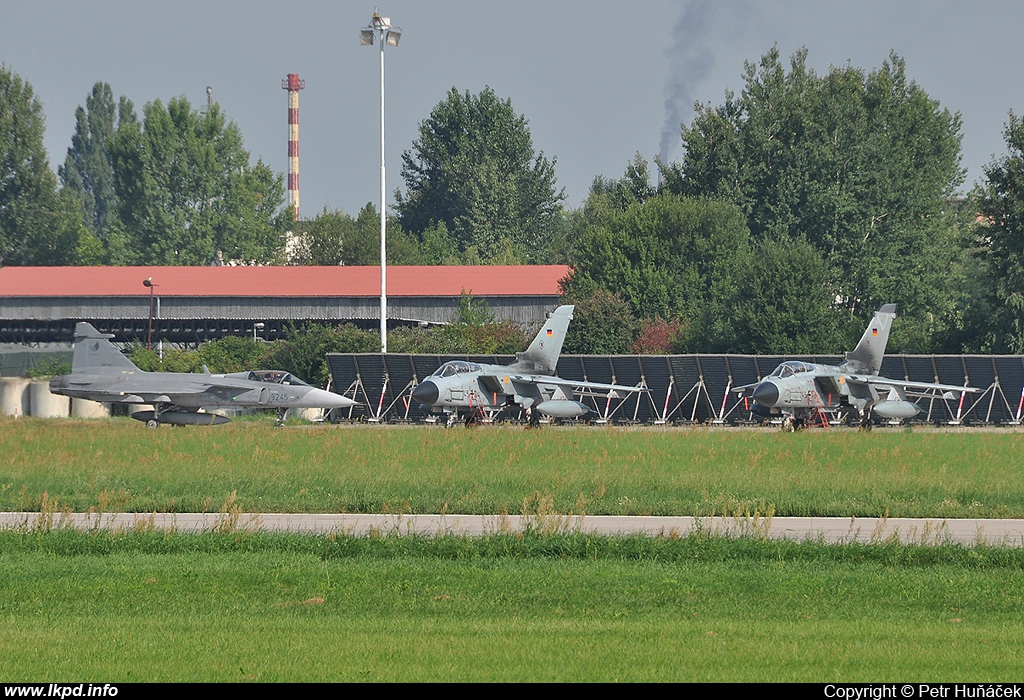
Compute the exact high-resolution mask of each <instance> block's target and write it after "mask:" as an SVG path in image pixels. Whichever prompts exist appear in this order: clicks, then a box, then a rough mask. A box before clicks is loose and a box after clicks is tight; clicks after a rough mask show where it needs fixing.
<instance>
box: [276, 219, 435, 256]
mask: <svg viewBox="0 0 1024 700" xmlns="http://www.w3.org/2000/svg"><path fill="white" fill-rule="evenodd" d="M301 227H302V230H301V231H300V233H299V235H298V238H297V241H296V243H295V245H294V250H293V251H292V254H291V256H290V259H289V262H291V263H292V264H294V265H380V216H379V215H378V214H377V209H376V207H374V206H373V205H372V204H367V205H366V206H365V207H363V208H362V209H361V210H360V211H359V216H358V217H357V218H355V219H353V218H352V217H351V216H349V215H348V214H346V213H345V212H343V211H340V210H339V211H336V212H331V211H327V209H324V211H323V212H321V213H320V214H319V215H317V217H316V218H315V219H313V220H311V221H309V222H304V223H302V224H301ZM387 247H388V264H389V265H419V264H422V262H423V260H422V258H423V254H422V252H421V250H420V245H419V242H418V241H417V240H416V237H415V236H411V235H409V234H407V233H406V232H405V231H404V230H402V227H401V225H400V224H399V223H398V222H397V221H396V220H395V219H393V218H389V220H388V229H387ZM435 264H436V263H435Z"/></svg>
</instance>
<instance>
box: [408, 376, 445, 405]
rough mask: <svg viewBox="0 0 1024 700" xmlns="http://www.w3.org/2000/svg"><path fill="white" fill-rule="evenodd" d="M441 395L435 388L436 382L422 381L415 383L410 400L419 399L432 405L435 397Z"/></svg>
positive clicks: (435, 399) (435, 400)
mask: <svg viewBox="0 0 1024 700" xmlns="http://www.w3.org/2000/svg"><path fill="white" fill-rule="evenodd" d="M440 395H441V392H439V391H438V389H437V384H434V382H432V381H430V380H429V379H428V380H426V381H422V382H420V383H419V384H417V385H416V388H415V389H413V390H412V400H413V401H419V402H420V403H422V404H426V405H427V406H433V405H434V403H436V402H437V397H438V396H440Z"/></svg>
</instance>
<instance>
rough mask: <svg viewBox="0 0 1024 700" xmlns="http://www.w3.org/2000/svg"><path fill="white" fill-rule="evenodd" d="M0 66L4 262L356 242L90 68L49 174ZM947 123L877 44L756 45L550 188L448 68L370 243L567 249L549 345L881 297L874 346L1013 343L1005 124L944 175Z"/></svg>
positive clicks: (649, 340) (844, 331)
mask: <svg viewBox="0 0 1024 700" xmlns="http://www.w3.org/2000/svg"><path fill="white" fill-rule="evenodd" d="M0 92H2V93H3V99H2V101H0V135H2V136H3V142H2V144H3V145H2V149H3V153H0V168H2V171H0V255H2V256H3V259H4V264H29V265H33V264H35V265H38V264H49V265H63V264H193V265H195V264H200V265H201V264H209V263H210V262H211V261H213V260H214V259H216V258H217V256H218V255H220V256H221V257H222V258H224V259H229V260H237V261H242V262H246V263H260V264H285V263H292V264H323V265H369V264H377V263H379V255H380V253H379V220H378V212H377V210H376V208H375V207H374V206H373V205H372V204H367V205H366V207H364V208H363V209H362V210H361V211H359V212H358V213H357V214H356V215H355V216H352V215H349V214H347V213H345V212H341V211H327V210H324V211H323V212H321V213H320V214H319V215H318V216H316V217H314V218H313V219H310V220H306V221H300V222H292V221H290V219H289V216H288V211H287V208H286V207H285V206H284V191H283V185H282V183H283V179H282V176H281V175H280V174H277V173H274V172H272V171H271V170H270V169H269V168H268V167H267V166H266V165H265V164H263V163H262V162H259V161H257V162H256V163H255V164H253V163H252V162H251V158H250V156H249V154H248V152H247V151H245V149H244V146H243V142H242V137H241V133H240V131H239V129H238V127H237V126H236V125H235V124H234V123H233V122H231V121H229V120H227V118H226V117H225V115H224V114H223V113H222V112H221V111H220V109H219V108H218V107H217V106H216V105H214V106H212V107H211V108H209V109H205V110H197V109H194V108H193V107H192V106H191V105H189V103H188V101H187V100H185V99H184V98H173V99H171V100H170V101H169V102H168V103H167V104H166V105H164V104H163V103H162V102H161V101H160V100H155V101H153V102H150V103H148V104H147V105H146V106H145V107H144V108H143V110H142V115H141V116H139V115H138V114H137V112H136V110H135V107H134V105H133V104H132V102H131V101H130V100H128V99H127V98H125V97H121V98H120V99H118V100H116V101H115V99H114V97H113V92H112V91H111V89H110V87H109V86H108V85H106V84H105V83H97V84H96V86H95V87H94V88H93V90H92V93H91V94H90V95H89V96H88V97H87V99H86V102H85V105H84V106H83V107H80V108H79V109H78V110H77V112H76V127H75V133H74V135H73V136H72V142H71V147H70V148H69V149H68V153H67V157H66V159H65V161H64V164H63V165H61V166H60V167H59V168H58V171H57V176H56V177H55V176H54V174H53V172H52V171H51V170H50V168H49V164H48V162H47V158H46V154H45V151H44V150H43V148H42V133H43V131H42V129H43V124H42V110H41V107H40V105H39V102H38V100H37V99H36V98H35V97H34V95H33V94H32V90H31V86H29V85H28V84H27V83H25V82H24V81H22V80H21V79H20V78H19V77H18V76H17V75H16V74H15V73H13V71H10V70H9V69H7V68H6V67H5V68H3V69H2V70H0ZM961 127H962V125H961V120H960V116H959V114H957V113H953V112H950V110H948V109H946V108H944V107H942V106H941V105H940V104H939V103H938V102H937V101H936V100H934V99H932V98H931V97H929V96H928V94H927V93H926V92H925V91H924V90H923V89H922V88H921V87H920V86H919V85H917V83H915V82H914V81H913V80H912V79H910V78H909V76H908V75H907V67H906V64H905V62H904V60H903V59H902V58H901V57H899V56H898V55H896V54H890V56H889V57H888V58H887V59H886V60H885V61H883V62H882V65H881V66H880V67H878V68H875V69H872V70H869V71H868V70H864V69H860V68H856V67H853V66H850V65H846V66H840V67H832V68H830V69H829V70H828V71H827V73H824V74H818V73H817V72H815V71H814V70H813V69H811V68H810V67H808V65H807V51H806V50H801V51H798V52H797V53H796V54H794V55H793V56H791V57H790V58H789V59H788V61H785V60H783V58H782V57H781V56H780V55H779V52H778V50H777V48H773V49H771V50H769V51H768V52H766V53H765V54H764V55H763V56H761V58H760V59H759V60H758V61H757V62H751V63H747V64H746V65H745V70H744V74H743V87H742V89H741V90H740V91H739V93H732V92H726V94H725V96H724V99H723V101H722V103H721V104H718V105H711V104H706V105H701V104H697V105H695V116H694V117H693V119H692V121H691V122H690V123H689V124H682V125H681V128H680V138H681V142H682V146H683V156H682V157H681V159H680V160H679V161H677V162H672V163H665V162H660V161H658V160H655V161H654V163H650V162H648V161H647V160H646V159H645V158H643V157H642V156H641V155H640V154H637V156H636V157H635V159H634V160H633V161H632V162H630V163H628V164H627V165H626V169H625V172H624V173H623V175H622V176H621V177H620V178H617V179H616V178H607V177H604V176H598V177H596V178H595V179H594V182H593V184H592V186H591V188H590V192H589V194H588V197H587V198H586V200H585V201H584V202H583V204H582V205H581V206H579V207H576V208H568V207H566V206H565V204H564V200H565V194H564V191H563V190H561V189H560V188H558V186H557V184H556V178H555V166H556V161H555V160H554V159H548V158H547V157H546V156H545V155H544V154H543V153H542V152H541V153H538V152H536V150H535V149H534V147H533V144H532V140H531V137H530V133H529V126H528V122H527V120H526V118H525V116H523V115H519V114H517V113H516V112H515V110H514V109H513V107H512V105H511V101H510V100H508V99H501V98H500V97H498V96H497V95H496V94H495V93H494V91H493V90H491V89H490V88H486V89H484V90H483V91H481V92H480V93H478V94H471V93H470V92H468V91H466V92H465V93H460V92H459V91H458V90H456V89H455V88H453V89H452V90H451V91H450V92H449V93H448V94H447V95H446V96H445V98H444V99H443V100H442V101H441V102H440V103H439V104H438V105H437V106H436V107H435V108H434V109H433V110H432V112H431V113H430V115H429V116H428V117H427V118H426V119H425V120H424V121H423V122H421V124H420V126H419V133H418V137H417V139H416V140H415V141H414V142H413V143H412V145H411V147H410V148H409V149H408V150H406V151H405V152H404V153H403V155H402V179H403V181H404V188H403V189H400V190H399V191H397V192H396V193H395V202H396V204H395V207H394V210H393V212H391V213H390V214H389V224H388V232H389V236H388V238H389V240H388V252H387V255H388V262H389V263H392V264H429V265H450V264H533V263H562V264H567V265H570V266H571V268H572V270H573V272H572V273H571V274H570V276H569V277H568V278H567V279H566V280H564V281H563V290H564V296H565V300H566V301H567V302H569V303H575V304H576V306H577V311H576V320H575V321H574V323H573V324H572V326H570V331H569V335H568V337H567V339H566V348H565V349H566V351H567V352H579V353H628V352H637V353H656V352H744V353H746V352H751V353H770V354H811V353H815V354H833V353H838V352H841V351H842V350H844V349H848V348H850V347H852V346H853V344H854V343H855V342H856V339H857V336H858V335H859V332H860V329H862V328H863V324H864V320H865V319H866V318H867V317H868V316H869V315H870V314H871V312H872V311H873V310H875V309H877V308H878V307H879V306H880V305H881V304H883V303H896V304H897V306H898V308H899V312H900V319H899V321H898V322H897V324H896V326H895V327H894V331H893V336H892V338H891V340H890V348H891V349H892V350H893V351H907V352H1008V353H1024V124H1022V122H1021V120H1020V119H1019V118H1018V117H1016V116H1015V115H1014V114H1013V113H1011V114H1010V115H1009V118H1008V124H1007V127H1006V131H1005V134H1004V136H1005V139H1006V144H1007V154H1006V155H1004V156H1002V157H1000V158H998V159H996V160H995V161H993V162H992V163H990V164H988V165H987V166H986V167H985V169H984V173H985V177H984V181H983V182H982V183H980V184H978V185H976V186H974V188H973V189H971V190H970V192H969V193H967V194H966V195H962V194H960V188H961V186H962V185H963V182H964V177H965V170H964V169H963V167H962V163H961V148H960V143H961V138H962V134H961ZM480 325H487V324H486V323H484V324H480ZM413 335H415V334H413ZM485 335H486V334H485ZM498 335H500V333H498ZM431 342H433V341H431ZM410 343H412V345H410V347H413V346H415V341H414V340H410ZM463 351H470V350H463ZM479 351H480V352H499V350H494V349H491V348H485V347H482V346H481V349H480V350H479Z"/></svg>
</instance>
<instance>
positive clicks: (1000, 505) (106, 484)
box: [0, 419, 1024, 518]
mask: <svg viewBox="0 0 1024 700" xmlns="http://www.w3.org/2000/svg"><path fill="white" fill-rule="evenodd" d="M0 453H2V454H3V455H4V463H3V465H2V466H0V510H14V511H21V510H39V509H40V507H41V504H42V500H43V494H44V493H45V494H47V499H48V500H49V502H50V504H51V506H52V504H53V503H54V502H55V501H56V502H57V503H58V504H60V505H59V506H58V507H66V508H70V509H72V510H74V511H86V510H88V509H90V508H91V509H94V510H102V511H114V510H124V511H135V512H154V511H156V512H167V511H176V512H195V511H204V512H217V511H218V510H219V509H220V508H221V507H222V506H223V504H224V503H225V501H226V500H227V499H228V498H229V496H230V494H232V493H234V494H235V503H237V505H238V507H240V508H241V509H242V510H245V511H252V512H264V513H268V512H332V513H360V512H364V513H365V512H390V513H443V512H446V513H473V514H476V513H502V512H506V513H513V514H514V513H519V512H521V510H522V508H523V502H524V499H530V498H535V497H536V495H537V494H540V495H541V496H543V497H550V498H551V499H552V500H553V503H554V508H555V510H557V511H558V512H561V513H567V512H569V511H572V512H575V513H581V512H584V513H586V514H590V515H711V514H716V513H717V514H722V513H732V512H736V511H742V510H744V509H749V510H754V509H758V510H760V511H761V512H765V510H766V509H767V508H768V507H773V508H774V512H775V515H777V516H844V517H849V516H857V517H878V516H883V515H885V514H886V513H888V515H889V516H890V517H935V518H965V517H970V518H1005V517H1013V518H1020V517H1024V479H1021V468H1020V464H1021V462H1022V455H1024V432H1020V431H1011V430H1001V431H992V432H980V431H977V432H975V431H964V432H956V433H946V432H934V431H930V432H925V431H914V432H905V431H889V430H876V431H874V432H872V433H859V432H856V431H850V430H846V431H832V432H826V431H821V430H807V431H804V432H801V433H796V434H788V433H782V432H779V431H774V430H756V429H745V430H744V429H741V430H707V429H680V428H668V429H639V430H633V429H622V428H586V427H579V428H566V429H552V428H543V429H541V430H524V429H523V428H502V427H493V428H484V427H481V428H476V429H472V430H467V429H464V428H453V429H449V430H445V429H443V428H434V427H387V428H384V427H379V426H353V427H332V426H315V427H301V428H300V427H295V428H285V429H283V430H281V429H274V428H272V427H271V426H270V424H269V423H266V422H258V423H238V422H236V423H232V424H230V425H225V426H218V427H216V428H212V429H211V428H180V429H174V428H163V429H159V430H146V429H143V428H142V426H141V425H139V424H138V423H137V422H135V421H131V420H128V419H120V420H109V421H69V420H51V421H47V420H32V419H22V420H6V421H2V422H0Z"/></svg>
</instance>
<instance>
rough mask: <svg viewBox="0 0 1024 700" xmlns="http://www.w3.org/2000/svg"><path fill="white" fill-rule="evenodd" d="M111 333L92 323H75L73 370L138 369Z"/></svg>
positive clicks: (73, 371) (74, 371)
mask: <svg viewBox="0 0 1024 700" xmlns="http://www.w3.org/2000/svg"><path fill="white" fill-rule="evenodd" d="M113 337H114V336H113V335H111V334H109V333H100V332H99V331H98V330H96V329H95V328H94V327H93V326H92V324H90V323H77V324H75V353H74V355H73V356H72V358H71V372H72V373H76V372H89V371H95V370H99V369H103V368H111V369H117V370H130V371H138V370H139V368H138V367H136V366H135V365H133V364H132V361H131V360H129V359H128V358H127V357H125V356H124V354H123V353H122V352H121V351H120V350H118V349H117V348H116V347H115V346H114V344H113V343H111V342H110V338H113Z"/></svg>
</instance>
